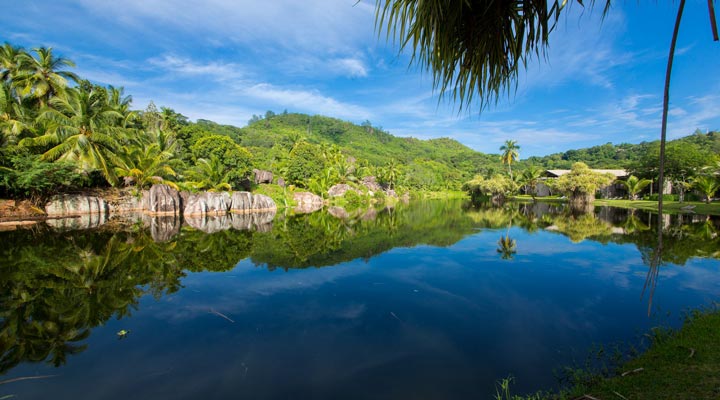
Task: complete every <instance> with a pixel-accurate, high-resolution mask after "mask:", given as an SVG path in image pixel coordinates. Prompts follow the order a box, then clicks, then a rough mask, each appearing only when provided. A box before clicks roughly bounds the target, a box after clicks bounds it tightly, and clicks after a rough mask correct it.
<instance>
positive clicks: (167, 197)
mask: <svg viewBox="0 0 720 400" xmlns="http://www.w3.org/2000/svg"><path fill="white" fill-rule="evenodd" d="M182 205H183V204H182V201H181V199H180V193H178V191H177V190H175V189H173V188H171V187H170V186H168V185H152V187H151V188H150V194H149V199H148V208H147V211H148V212H150V213H151V214H179V213H180V211H181V210H182Z"/></svg>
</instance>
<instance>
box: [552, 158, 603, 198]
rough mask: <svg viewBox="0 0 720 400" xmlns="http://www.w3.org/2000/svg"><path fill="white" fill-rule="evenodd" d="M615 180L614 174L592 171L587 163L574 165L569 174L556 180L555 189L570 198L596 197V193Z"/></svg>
mask: <svg viewBox="0 0 720 400" xmlns="http://www.w3.org/2000/svg"><path fill="white" fill-rule="evenodd" d="M614 180H615V177H614V176H613V175H612V174H601V173H599V172H595V171H592V170H591V169H590V167H588V166H587V164H585V163H581V162H577V163H575V164H573V166H572V168H571V170H570V172H569V173H567V174H565V175H562V176H561V177H559V178H557V179H556V180H555V184H554V188H555V190H558V191H560V192H563V193H566V194H567V195H568V197H570V198H580V197H582V196H594V195H595V191H597V190H598V189H599V188H601V187H603V186H607V185H609V184H610V183H612V182H613V181H614Z"/></svg>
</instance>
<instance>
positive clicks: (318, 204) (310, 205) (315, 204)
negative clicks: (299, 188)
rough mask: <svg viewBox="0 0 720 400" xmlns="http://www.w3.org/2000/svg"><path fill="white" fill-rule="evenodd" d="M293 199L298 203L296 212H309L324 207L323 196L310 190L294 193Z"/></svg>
mask: <svg viewBox="0 0 720 400" xmlns="http://www.w3.org/2000/svg"><path fill="white" fill-rule="evenodd" d="M293 200H294V201H295V203H296V204H297V206H296V207H295V212H296V213H302V214H307V213H311V212H315V211H317V210H319V209H321V208H322V207H323V199H322V197H320V196H318V195H316V194H313V193H310V192H296V193H293Z"/></svg>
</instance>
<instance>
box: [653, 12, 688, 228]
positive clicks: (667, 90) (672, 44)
mask: <svg viewBox="0 0 720 400" xmlns="http://www.w3.org/2000/svg"><path fill="white" fill-rule="evenodd" d="M684 8H685V0H680V6H679V7H678V13H677V18H676V19H675V29H674V30H673V36H672V41H671V42H670V54H669V55H668V63H667V70H666V72H665V93H664V95H663V112H662V129H661V131H660V165H659V168H660V171H659V176H658V183H659V190H658V221H660V220H661V219H662V211H663V194H664V192H665V190H664V189H665V141H666V137H667V119H668V106H669V103H670V75H671V73H672V66H673V58H674V57H675V44H676V43H677V37H678V31H679V30H680V21H681V20H682V14H683V10H684ZM659 226H661V225H660V224H659ZM661 236H662V229H660V230H658V237H661Z"/></svg>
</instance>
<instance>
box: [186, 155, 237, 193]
mask: <svg viewBox="0 0 720 400" xmlns="http://www.w3.org/2000/svg"><path fill="white" fill-rule="evenodd" d="M187 174H188V178H190V180H189V181H188V182H186V184H187V185H189V186H190V187H192V188H194V189H196V190H209V191H222V190H228V191H230V190H232V186H231V185H230V183H229V182H230V171H229V170H227V169H226V168H225V165H224V164H223V162H222V161H221V160H220V159H219V158H218V157H216V156H214V155H213V156H211V157H210V158H209V159H205V158H200V159H198V160H197V164H195V166H194V167H193V168H190V169H189V170H188V172H187Z"/></svg>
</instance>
